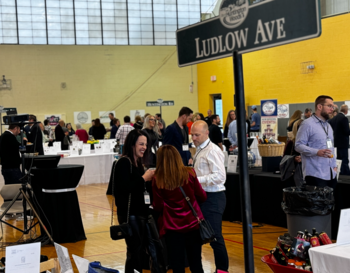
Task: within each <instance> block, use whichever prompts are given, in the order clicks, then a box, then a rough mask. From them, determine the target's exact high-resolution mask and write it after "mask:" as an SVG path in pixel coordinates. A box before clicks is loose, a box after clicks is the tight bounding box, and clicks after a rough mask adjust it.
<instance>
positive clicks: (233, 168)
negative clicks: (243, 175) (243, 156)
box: [227, 155, 238, 173]
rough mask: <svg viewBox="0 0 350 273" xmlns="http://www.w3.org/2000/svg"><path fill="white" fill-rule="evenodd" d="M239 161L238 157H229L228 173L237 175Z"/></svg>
mask: <svg viewBox="0 0 350 273" xmlns="http://www.w3.org/2000/svg"><path fill="white" fill-rule="evenodd" d="M237 161H238V156H237V155H230V156H229V157H228V163H227V172H228V173H236V172H237Z"/></svg>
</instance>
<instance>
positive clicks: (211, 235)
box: [180, 187, 216, 244]
mask: <svg viewBox="0 0 350 273" xmlns="http://www.w3.org/2000/svg"><path fill="white" fill-rule="evenodd" d="M180 190H181V192H182V194H183V196H184V197H185V199H186V201H187V204H188V205H189V207H190V209H191V210H192V213H193V215H194V217H196V218H197V220H198V224H199V233H200V235H201V238H202V243H203V244H207V243H211V242H213V241H216V239H215V232H214V230H213V228H212V227H211V225H210V223H209V222H208V221H207V220H205V219H202V220H201V219H199V217H198V214H197V212H196V211H195V210H194V208H193V206H192V204H191V202H190V198H189V197H188V196H187V195H186V193H185V191H184V190H183V188H182V187H180Z"/></svg>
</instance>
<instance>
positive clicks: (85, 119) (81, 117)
mask: <svg viewBox="0 0 350 273" xmlns="http://www.w3.org/2000/svg"><path fill="white" fill-rule="evenodd" d="M74 123H75V124H90V123H91V112H90V111H81V112H74Z"/></svg>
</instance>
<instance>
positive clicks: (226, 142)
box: [224, 110, 236, 151]
mask: <svg viewBox="0 0 350 273" xmlns="http://www.w3.org/2000/svg"><path fill="white" fill-rule="evenodd" d="M234 120H236V112H235V111H234V110H230V111H229V112H228V113H227V118H226V123H225V128H224V145H225V147H226V151H228V150H229V149H230V146H231V143H230V141H229V140H228V139H227V138H228V127H229V126H230V123H231V122H232V121H234Z"/></svg>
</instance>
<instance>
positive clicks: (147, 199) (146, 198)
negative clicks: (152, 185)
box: [143, 191, 151, 205]
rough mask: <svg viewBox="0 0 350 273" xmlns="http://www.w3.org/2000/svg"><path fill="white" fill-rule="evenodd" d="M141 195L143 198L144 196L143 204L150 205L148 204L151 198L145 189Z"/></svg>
mask: <svg viewBox="0 0 350 273" xmlns="http://www.w3.org/2000/svg"><path fill="white" fill-rule="evenodd" d="M143 196H144V198H145V204H146V205H150V204H151V198H150V197H149V193H148V192H147V191H145V192H144V193H143Z"/></svg>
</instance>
